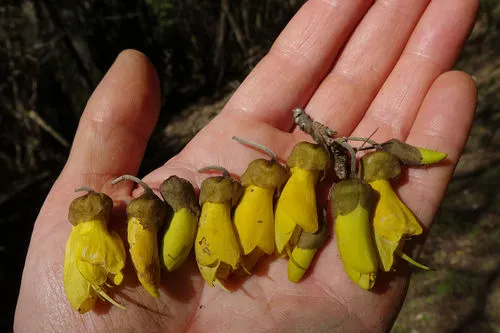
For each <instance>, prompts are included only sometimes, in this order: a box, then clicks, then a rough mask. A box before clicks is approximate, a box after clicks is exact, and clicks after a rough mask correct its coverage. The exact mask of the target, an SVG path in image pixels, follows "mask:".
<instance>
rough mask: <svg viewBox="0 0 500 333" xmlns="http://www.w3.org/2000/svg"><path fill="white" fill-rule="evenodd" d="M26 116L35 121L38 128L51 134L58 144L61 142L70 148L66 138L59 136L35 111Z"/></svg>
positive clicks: (27, 113)
mask: <svg viewBox="0 0 500 333" xmlns="http://www.w3.org/2000/svg"><path fill="white" fill-rule="evenodd" d="M25 114H26V116H27V117H28V118H30V119H31V120H33V121H34V122H35V123H36V124H37V125H38V126H40V127H41V128H42V129H43V130H44V131H45V132H47V133H49V134H50V135H51V136H52V137H53V138H54V139H55V140H56V141H57V142H59V143H60V144H61V145H62V146H63V147H65V148H68V147H69V143H68V141H66V139H64V137H63V136H62V135H61V134H59V133H58V132H57V131H56V130H55V129H54V128H52V126H50V125H49V124H47V122H46V121H45V120H43V118H42V117H40V115H39V114H38V113H36V112H35V111H34V110H30V111H28V112H25Z"/></svg>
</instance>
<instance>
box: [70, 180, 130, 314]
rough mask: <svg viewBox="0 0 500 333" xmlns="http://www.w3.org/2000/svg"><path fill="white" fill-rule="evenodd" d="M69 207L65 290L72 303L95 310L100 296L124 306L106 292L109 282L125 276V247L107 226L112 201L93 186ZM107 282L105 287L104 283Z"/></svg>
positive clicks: (116, 282) (119, 280)
mask: <svg viewBox="0 0 500 333" xmlns="http://www.w3.org/2000/svg"><path fill="white" fill-rule="evenodd" d="M81 190H89V193H88V194H86V195H84V196H81V197H79V198H76V199H75V200H73V202H72V203H71V205H70V208H69V221H70V222H71V224H73V229H72V231H71V234H70V236H69V239H68V241H67V243H66V251H65V256H64V290H65V293H66V296H67V298H68V300H69V302H70V304H71V306H72V307H73V308H74V309H75V310H77V311H78V312H80V313H85V312H87V311H90V310H92V308H93V307H94V304H95V302H96V300H97V298H98V297H101V298H103V299H105V300H107V301H108V302H110V303H112V304H114V305H116V306H118V307H119V308H122V309H125V308H124V307H123V306H122V305H120V304H119V303H117V302H116V301H115V300H114V299H112V298H111V297H110V296H109V295H108V294H107V293H106V290H105V289H106V287H111V285H110V284H109V283H108V282H112V283H113V284H115V285H119V284H120V283H121V282H122V280H123V273H122V270H123V268H124V266H125V248H124V246H123V242H122V240H121V239H120V237H119V236H118V234H116V232H114V231H111V232H108V230H107V222H108V220H109V216H110V213H111V209H112V208H113V201H112V200H111V198H109V197H108V196H107V195H105V194H103V193H96V192H94V191H92V190H90V189H86V188H82V189H81ZM105 286H106V287H105Z"/></svg>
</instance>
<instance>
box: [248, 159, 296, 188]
mask: <svg viewBox="0 0 500 333" xmlns="http://www.w3.org/2000/svg"><path fill="white" fill-rule="evenodd" d="M288 177H289V172H288V170H287V168H285V167H284V166H283V165H281V164H280V163H279V162H277V161H273V160H271V161H269V160H266V159H257V160H254V161H252V162H250V164H249V165H248V167H247V169H246V171H245V173H243V175H242V176H241V184H242V185H243V186H248V185H255V186H258V187H261V188H265V189H280V188H281V187H282V186H283V184H284V183H285V182H286V180H287V179H288Z"/></svg>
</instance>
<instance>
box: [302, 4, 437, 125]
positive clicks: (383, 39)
mask: <svg viewBox="0 0 500 333" xmlns="http://www.w3.org/2000/svg"><path fill="white" fill-rule="evenodd" d="M428 3H429V0H416V1H395V0H387V1H377V2H375V4H374V5H373V6H372V8H370V10H369V11H368V13H367V14H366V16H365V17H364V18H363V20H362V21H361V23H360V24H359V26H358V28H357V29H356V31H355V32H354V34H353V35H352V37H351V38H350V40H349V41H348V43H347V45H346V47H345V49H344V51H343V52H342V54H341V55H340V57H339V59H338V61H337V63H336V64H335V65H334V67H333V69H332V71H331V72H330V73H329V75H328V76H327V77H326V78H325V79H324V80H323V82H322V83H321V85H320V86H319V88H318V89H317V91H316V93H315V94H314V96H313V97H312V98H311V100H310V101H309V103H308V105H307V107H306V110H307V112H308V113H309V114H310V115H311V117H312V118H313V119H315V120H317V121H319V122H321V123H324V124H327V125H328V126H330V127H331V128H332V129H335V130H340V133H339V134H340V135H344V134H348V133H350V132H351V131H352V130H353V129H354V127H355V125H356V124H357V122H358V121H359V120H360V119H361V118H362V116H363V114H364V112H365V111H366V109H367V108H368V106H369V105H370V103H371V102H372V100H373V99H374V97H375V95H376V94H377V92H378V90H379V89H380V87H381V86H382V84H383V82H384V81H385V79H386V78H387V76H388V75H389V73H390V72H391V70H392V68H393V67H394V65H395V64H396V62H397V60H398V58H399V56H400V55H401V52H402V51H403V49H404V47H405V45H406V43H407V41H408V39H409V37H410V35H411V33H412V31H413V29H414V28H415V26H416V24H417V22H418V20H419V18H420V16H421V15H422V13H423V12H424V10H425V8H426V7H427V5H428Z"/></svg>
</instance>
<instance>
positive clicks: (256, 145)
mask: <svg viewBox="0 0 500 333" xmlns="http://www.w3.org/2000/svg"><path fill="white" fill-rule="evenodd" d="M233 140H234V141H238V142H239V143H241V144H243V145H247V146H250V147H253V148H256V149H259V150H262V151H263V152H265V153H266V154H268V155H269V157H271V161H272V162H277V161H278V156H276V153H275V152H274V151H272V150H271V149H269V148H267V147H266V146H264V145H261V144H259V143H257V142H253V141H248V140H245V139H242V138H239V137H237V136H233Z"/></svg>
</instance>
